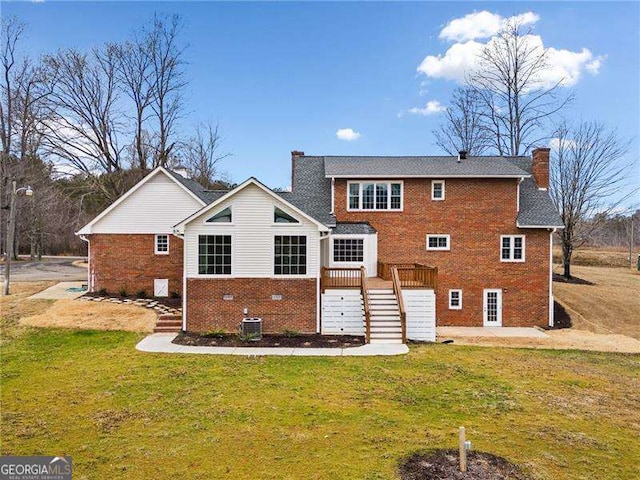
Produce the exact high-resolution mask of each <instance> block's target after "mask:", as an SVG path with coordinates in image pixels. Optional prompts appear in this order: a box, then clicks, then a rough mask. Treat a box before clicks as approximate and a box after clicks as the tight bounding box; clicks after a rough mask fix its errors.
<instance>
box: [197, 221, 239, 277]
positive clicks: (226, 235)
mask: <svg viewBox="0 0 640 480" xmlns="http://www.w3.org/2000/svg"><path fill="white" fill-rule="evenodd" d="M223 225H229V224H228V223H226V224H223ZM200 236H223V237H231V273H200ZM195 237H196V251H197V252H198V254H197V255H196V264H195V275H194V276H193V277H195V278H229V277H233V276H234V275H235V270H236V269H235V258H236V255H235V249H236V242H235V235H234V234H232V233H208V232H205V233H198V234H196V235H195Z"/></svg>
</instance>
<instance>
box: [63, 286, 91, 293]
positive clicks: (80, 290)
mask: <svg viewBox="0 0 640 480" xmlns="http://www.w3.org/2000/svg"><path fill="white" fill-rule="evenodd" d="M86 291H87V289H86V288H84V287H69V288H67V292H86Z"/></svg>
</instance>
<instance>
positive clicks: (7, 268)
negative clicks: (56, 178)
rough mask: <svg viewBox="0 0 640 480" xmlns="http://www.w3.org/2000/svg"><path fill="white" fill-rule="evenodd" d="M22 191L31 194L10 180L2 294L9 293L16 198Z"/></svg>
mask: <svg viewBox="0 0 640 480" xmlns="http://www.w3.org/2000/svg"><path fill="white" fill-rule="evenodd" d="M21 192H24V194H25V195H26V196H27V197H30V196H32V195H33V190H31V187H20V188H16V182H15V180H14V181H13V182H11V202H10V203H9V222H8V223H7V251H6V253H5V256H4V294H5V295H9V280H10V279H11V257H12V256H13V235H14V233H15V225H16V198H17V197H18V194H19V193H21Z"/></svg>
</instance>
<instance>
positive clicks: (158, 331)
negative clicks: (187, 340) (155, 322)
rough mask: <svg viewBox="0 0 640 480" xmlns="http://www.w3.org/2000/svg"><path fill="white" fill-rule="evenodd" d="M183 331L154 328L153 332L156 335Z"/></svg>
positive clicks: (172, 328) (179, 328)
mask: <svg viewBox="0 0 640 480" xmlns="http://www.w3.org/2000/svg"><path fill="white" fill-rule="evenodd" d="M180 330H182V329H181V327H154V328H153V331H154V332H155V333H173V332H179V331H180Z"/></svg>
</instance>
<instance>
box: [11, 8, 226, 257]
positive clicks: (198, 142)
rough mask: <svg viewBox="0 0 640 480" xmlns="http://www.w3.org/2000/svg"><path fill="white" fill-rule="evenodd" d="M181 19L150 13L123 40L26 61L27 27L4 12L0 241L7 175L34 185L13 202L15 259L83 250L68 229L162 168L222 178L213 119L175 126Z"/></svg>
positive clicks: (180, 115)
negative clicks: (187, 129)
mask: <svg viewBox="0 0 640 480" xmlns="http://www.w3.org/2000/svg"><path fill="white" fill-rule="evenodd" d="M183 28H184V23H183V21H182V19H181V17H180V16H179V15H171V16H164V15H155V16H154V17H153V18H152V19H150V21H149V22H148V23H147V24H145V25H143V26H142V27H141V28H139V29H138V30H136V31H134V32H132V33H131V35H130V38H129V39H127V40H125V41H123V42H120V43H116V42H107V43H105V44H104V45H100V46H98V47H95V48H92V49H91V50H89V51H84V50H80V49H76V48H65V49H60V50H58V51H56V52H51V53H48V54H46V55H42V56H41V57H39V58H31V57H29V56H28V55H25V54H24V52H23V51H22V50H21V47H22V42H23V40H24V37H25V35H26V34H27V26H26V25H25V24H24V23H23V22H21V21H20V20H19V19H18V18H16V17H3V18H2V19H1V31H0V34H1V45H0V77H1V78H0V82H1V84H0V144H1V145H0V146H1V148H2V151H1V157H0V203H1V205H2V210H0V212H1V217H0V244H2V245H4V244H5V242H4V239H5V238H6V233H7V232H6V228H7V218H8V205H9V204H10V197H11V195H12V182H13V181H16V182H17V183H18V185H19V186H26V185H29V186H31V187H32V189H33V192H34V193H33V196H31V197H29V198H27V197H24V196H20V197H19V198H18V199H17V212H16V213H17V222H16V225H15V229H16V230H15V239H16V242H15V246H14V251H13V252H12V254H13V255H14V257H15V256H16V255H17V253H18V251H20V252H23V253H26V252H27V251H28V252H30V253H31V255H32V256H34V255H41V254H43V253H49V254H58V253H82V252H84V251H85V245H84V244H83V242H81V241H80V240H79V239H77V238H76V237H75V235H74V233H73V232H74V231H76V230H77V229H78V228H80V227H81V226H82V225H84V224H85V223H86V222H87V221H88V220H89V219H91V218H92V217H93V216H95V215H96V214H97V213H98V212H100V211H101V210H103V209H104V208H105V207H106V206H107V205H108V204H110V203H112V202H113V201H114V200H115V199H117V198H118V197H120V196H121V195H122V194H123V193H124V192H125V191H127V190H128V189H129V188H130V187H131V186H132V185H134V184H135V183H136V182H137V181H139V180H140V179H141V178H142V177H143V176H144V175H145V174H146V173H147V172H148V171H149V170H151V169H153V168H156V167H158V166H165V167H169V168H171V167H174V166H176V165H178V164H180V165H182V166H185V167H186V168H187V169H188V170H189V171H190V173H191V176H192V178H193V179H195V180H196V181H199V182H200V183H202V184H203V185H204V186H205V187H207V188H215V187H220V186H222V187H224V186H227V182H225V179H221V178H220V177H221V172H220V171H219V162H220V161H221V160H222V159H223V158H225V157H227V156H228V154H226V153H224V152H222V150H221V134H220V130H219V127H218V125H217V124H214V123H212V122H210V121H203V122H200V123H198V124H197V126H196V127H195V128H192V129H191V132H192V134H191V135H188V136H185V135H183V134H182V132H183V131H184V130H185V129H184V126H185V124H186V121H187V120H193V119H189V118H188V116H189V112H188V111H187V110H186V108H185V95H186V92H187V91H188V86H189V79H188V77H187V75H186V60H185V52H186V50H187V48H188V45H186V44H185V43H184V42H183V41H182V30H183Z"/></svg>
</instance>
